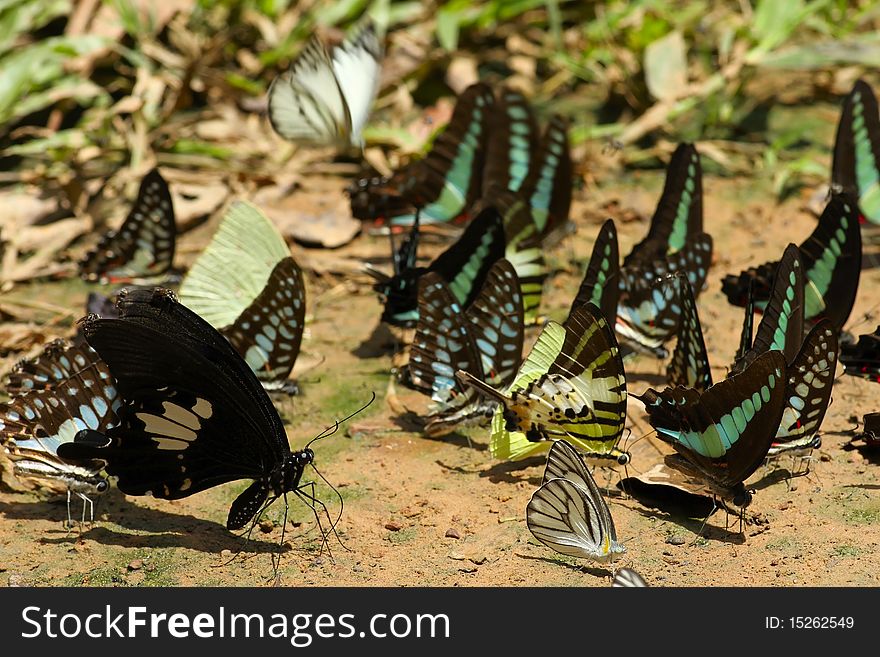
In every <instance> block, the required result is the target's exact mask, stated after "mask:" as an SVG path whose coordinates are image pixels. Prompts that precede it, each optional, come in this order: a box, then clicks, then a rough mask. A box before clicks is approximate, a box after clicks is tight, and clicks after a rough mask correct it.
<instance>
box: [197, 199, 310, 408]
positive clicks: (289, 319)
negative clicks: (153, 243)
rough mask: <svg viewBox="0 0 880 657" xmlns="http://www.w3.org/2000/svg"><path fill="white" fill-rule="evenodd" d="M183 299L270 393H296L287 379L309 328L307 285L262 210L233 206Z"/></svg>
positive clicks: (206, 251)
mask: <svg viewBox="0 0 880 657" xmlns="http://www.w3.org/2000/svg"><path fill="white" fill-rule="evenodd" d="M180 301H181V303H183V304H184V305H185V306H187V307H188V308H189V309H190V310H192V311H193V312H195V313H196V314H198V315H199V316H201V317H202V318H203V319H204V320H206V321H207V322H208V323H209V324H211V326H213V327H215V328H217V329H218V330H219V331H220V332H221V333H222V334H223V335H224V336H225V337H226V338H227V339H228V340H229V341H230V342H231V343H232V345H233V346H234V347H235V349H236V350H237V351H238V352H239V353H240V354H241V355H242V357H243V358H244V359H245V361H246V362H247V364H248V365H250V367H251V369H252V370H253V371H254V373H255V374H256V375H257V378H258V379H259V380H260V383H262V384H263V386H264V387H265V388H266V389H267V390H284V391H286V392H293V391H295V389H296V386H295V385H294V384H292V383H291V382H289V381H288V376H289V375H290V372H291V370H292V369H293V366H294V363H295V362H296V358H297V356H298V355H299V348H300V343H301V342H302V335H303V328H304V326H305V312H306V310H305V308H306V303H305V283H304V281H303V275H302V271H301V270H300V268H299V267H298V266H297V264H296V262H295V261H294V259H293V258H292V257H291V256H290V249H289V248H288V246H287V243H286V242H285V241H284V238H283V237H282V236H281V234H280V233H279V232H278V229H277V228H276V227H275V225H274V224H273V223H272V221H271V220H270V219H269V218H268V217H267V216H266V215H265V214H263V213H262V212H261V211H260V210H259V208H257V207H256V206H254V205H252V204H250V203H247V202H243V201H240V202H236V203H233V204H232V205H231V206H230V207H229V209H228V210H227V212H226V214H225V215H224V216H223V219H222V220H221V222H220V226H219V227H218V229H217V232H216V234H215V235H214V238H213V239H212V240H211V243H210V244H209V245H208V246H207V247H206V248H205V250H204V251H203V252H202V254H201V255H200V256H199V258H198V259H197V260H196V261H195V263H194V264H193V266H192V268H191V269H190V271H189V273H188V274H187V275H186V277H185V278H184V280H183V282H182V284H181V286H180Z"/></svg>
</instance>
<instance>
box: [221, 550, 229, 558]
mask: <svg viewBox="0 0 880 657" xmlns="http://www.w3.org/2000/svg"><path fill="white" fill-rule="evenodd" d="M220 556H221V557H223V558H224V559H228V558H229V557H231V556H232V550H221V551H220Z"/></svg>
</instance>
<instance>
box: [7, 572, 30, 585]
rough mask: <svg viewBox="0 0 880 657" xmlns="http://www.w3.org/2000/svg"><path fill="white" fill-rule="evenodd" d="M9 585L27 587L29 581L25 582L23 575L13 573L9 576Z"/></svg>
mask: <svg viewBox="0 0 880 657" xmlns="http://www.w3.org/2000/svg"><path fill="white" fill-rule="evenodd" d="M7 584H8V585H9V586H27V581H26V580H25V578H24V576H23V575H19V574H18V573H12V574H11V575H10V576H9V581H8V582H7Z"/></svg>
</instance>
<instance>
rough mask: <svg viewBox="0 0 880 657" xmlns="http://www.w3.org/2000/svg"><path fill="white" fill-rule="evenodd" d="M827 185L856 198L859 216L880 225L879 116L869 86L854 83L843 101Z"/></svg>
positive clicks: (875, 99)
mask: <svg viewBox="0 0 880 657" xmlns="http://www.w3.org/2000/svg"><path fill="white" fill-rule="evenodd" d="M831 185H832V187H833V188H834V189H835V190H843V191H845V192H848V193H849V194H852V195H853V196H854V197H856V198H858V205H859V208H860V210H861V213H862V216H863V217H864V218H865V219H867V220H868V221H870V222H871V223H875V224H878V223H880V116H878V110H877V98H876V97H875V96H874V92H873V91H872V90H871V87H870V86H869V85H868V84H867V83H866V82H865V81H864V80H858V81H856V83H855V85H854V86H853V88H852V91H850V92H849V94H848V95H847V97H846V99H845V100H844V102H843V112H842V113H841V115H840V122H839V123H838V124H837V136H836V137H835V140H834V161H833V162H832V165H831Z"/></svg>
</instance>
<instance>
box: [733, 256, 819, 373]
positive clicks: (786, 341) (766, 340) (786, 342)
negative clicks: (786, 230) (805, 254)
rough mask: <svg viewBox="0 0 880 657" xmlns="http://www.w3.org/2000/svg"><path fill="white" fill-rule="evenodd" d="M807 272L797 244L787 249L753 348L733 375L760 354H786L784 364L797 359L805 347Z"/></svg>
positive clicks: (777, 270) (737, 362) (777, 271)
mask: <svg viewBox="0 0 880 657" xmlns="http://www.w3.org/2000/svg"><path fill="white" fill-rule="evenodd" d="M803 329H804V272H803V268H802V266H801V258H800V251H799V250H798V248H797V247H796V246H795V245H794V244H789V245H788V247H787V248H786V249H785V253H784V254H783V256H782V260H780V261H779V265H778V267H777V269H776V273H775V274H774V276H773V288H772V290H771V293H770V301H769V302H768V304H767V306H766V307H765V308H764V315H763V317H762V318H761V323H760V324H758V331H757V333H756V334H755V341H754V344H753V345H752V348H751V349H749V350H748V351H747V352H746V354H745V355H744V356H743V357H742V358H741V359H740V360H738V361H736V362H735V363H734V364H733V367H732V368H731V370H730V372H731V374H736V373H738V372H742V371H743V370H744V369H745V368H746V367H747V366H748V365H749V363H751V362H752V361H753V360H754V359H755V358H756V357H757V356H758V354H762V353H764V352H765V351H769V350H771V349H776V350H778V351H781V352H782V353H783V354H785V362H786V363H791V362H793V361H794V359H795V358H796V357H797V354H798V352H799V351H800V349H801V345H802V344H803Z"/></svg>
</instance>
